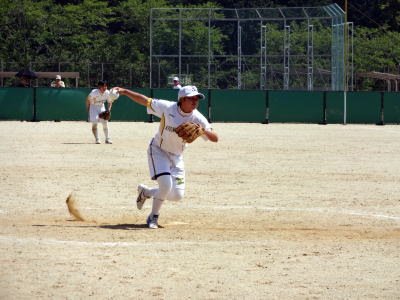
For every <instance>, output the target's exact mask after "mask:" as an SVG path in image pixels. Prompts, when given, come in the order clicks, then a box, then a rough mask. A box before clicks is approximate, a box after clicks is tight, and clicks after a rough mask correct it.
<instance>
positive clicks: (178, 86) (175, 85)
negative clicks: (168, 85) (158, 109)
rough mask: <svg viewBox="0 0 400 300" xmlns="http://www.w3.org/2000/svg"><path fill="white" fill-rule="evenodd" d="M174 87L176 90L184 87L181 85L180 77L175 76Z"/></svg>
mask: <svg viewBox="0 0 400 300" xmlns="http://www.w3.org/2000/svg"><path fill="white" fill-rule="evenodd" d="M173 85H174V86H173V87H172V88H173V89H174V90H179V89H181V88H182V85H181V83H180V81H179V77H174V79H173Z"/></svg>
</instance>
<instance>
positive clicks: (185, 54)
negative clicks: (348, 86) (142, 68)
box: [150, 4, 351, 90]
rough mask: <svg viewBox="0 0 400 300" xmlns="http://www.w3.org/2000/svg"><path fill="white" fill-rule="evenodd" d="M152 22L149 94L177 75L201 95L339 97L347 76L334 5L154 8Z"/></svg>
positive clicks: (340, 13) (340, 26) (341, 29)
mask: <svg viewBox="0 0 400 300" xmlns="http://www.w3.org/2000/svg"><path fill="white" fill-rule="evenodd" d="M150 16H151V17H150V86H151V87H166V86H169V85H170V84H171V82H170V78H172V77H171V76H172V75H173V74H176V75H177V76H178V77H188V78H191V80H192V84H195V85H198V86H200V87H203V88H205V87H207V88H220V89H224V88H229V89H232V88H237V89H296V90H306V89H308V90H340V89H343V87H344V84H345V78H346V77H345V72H346V68H348V69H350V67H349V66H347V64H348V63H347V62H346V61H345V57H346V56H345V55H344V54H343V53H344V51H345V49H347V48H346V47H347V46H345V41H346V39H345V37H344V36H345V34H348V33H349V32H348V31H346V30H345V26H344V12H343V11H342V10H341V9H340V7H339V6H338V5H336V4H332V5H329V6H323V7H296V8H258V9H256V8H253V9H214V8H190V9H189V8H187V9H185V8H174V9H168V8H154V9H152V10H151V14H150ZM350 48H351V47H348V49H350ZM350 55H351V53H350Z"/></svg>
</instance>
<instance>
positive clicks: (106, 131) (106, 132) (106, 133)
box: [100, 119, 112, 144]
mask: <svg viewBox="0 0 400 300" xmlns="http://www.w3.org/2000/svg"><path fill="white" fill-rule="evenodd" d="M100 120H101V123H102V125H103V131H104V136H105V138H106V144H112V141H111V138H110V130H109V128H108V121H107V120H103V119H100Z"/></svg>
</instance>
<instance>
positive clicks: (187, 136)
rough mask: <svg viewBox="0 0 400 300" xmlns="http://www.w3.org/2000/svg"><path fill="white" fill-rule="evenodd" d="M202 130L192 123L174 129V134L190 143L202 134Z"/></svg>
mask: <svg viewBox="0 0 400 300" xmlns="http://www.w3.org/2000/svg"><path fill="white" fill-rule="evenodd" d="M204 131H205V130H204V128H203V127H201V126H200V125H199V124H196V123H193V122H186V123H183V124H181V125H179V126H178V127H176V128H175V132H176V134H177V135H178V136H179V137H180V138H182V139H183V140H184V141H185V142H186V143H192V142H193V141H194V140H196V139H197V138H198V137H199V136H201V135H203V134H204Z"/></svg>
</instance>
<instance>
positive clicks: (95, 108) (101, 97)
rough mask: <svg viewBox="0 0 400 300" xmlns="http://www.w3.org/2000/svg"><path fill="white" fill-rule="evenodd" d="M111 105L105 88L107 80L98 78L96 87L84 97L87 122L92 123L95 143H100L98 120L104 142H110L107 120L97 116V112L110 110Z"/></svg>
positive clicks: (108, 93)
mask: <svg viewBox="0 0 400 300" xmlns="http://www.w3.org/2000/svg"><path fill="white" fill-rule="evenodd" d="M106 102H107V104H108V107H107V109H106V106H105V103H106ZM111 107H112V100H111V98H110V92H109V90H108V89H107V82H106V81H103V80H100V81H99V82H98V83H97V89H94V90H92V91H91V92H90V94H89V95H88V96H87V98H86V111H87V113H88V116H89V122H91V123H92V133H93V135H94V138H95V143H96V144H101V142H100V139H99V133H98V129H97V125H98V123H99V122H100V123H101V124H102V125H103V131H104V135H105V142H106V144H112V141H111V138H110V132H109V128H108V120H105V119H102V118H100V117H99V114H100V113H102V112H104V111H106V110H108V111H109V112H111Z"/></svg>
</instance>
